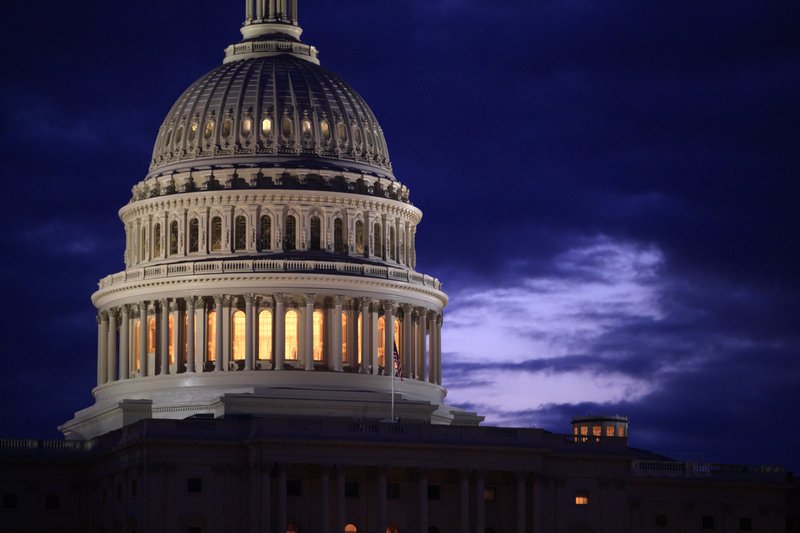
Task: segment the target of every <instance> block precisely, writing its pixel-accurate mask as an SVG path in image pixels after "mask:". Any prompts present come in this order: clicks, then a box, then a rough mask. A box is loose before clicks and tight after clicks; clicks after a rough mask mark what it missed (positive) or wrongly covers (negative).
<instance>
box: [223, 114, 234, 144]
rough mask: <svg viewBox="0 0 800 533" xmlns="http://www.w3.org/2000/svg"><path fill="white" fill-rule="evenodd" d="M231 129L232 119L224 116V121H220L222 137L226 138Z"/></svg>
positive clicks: (229, 134)
mask: <svg viewBox="0 0 800 533" xmlns="http://www.w3.org/2000/svg"><path fill="white" fill-rule="evenodd" d="M232 129H233V121H232V120H231V119H229V118H226V119H225V121H224V122H223V123H222V138H223V139H227V138H228V137H230V136H231V130H232Z"/></svg>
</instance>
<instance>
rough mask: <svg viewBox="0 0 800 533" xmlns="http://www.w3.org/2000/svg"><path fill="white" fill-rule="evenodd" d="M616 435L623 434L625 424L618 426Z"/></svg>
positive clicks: (622, 435)
mask: <svg viewBox="0 0 800 533" xmlns="http://www.w3.org/2000/svg"><path fill="white" fill-rule="evenodd" d="M617 435H618V436H620V437H624V436H625V426H620V427H619V429H618V430H617Z"/></svg>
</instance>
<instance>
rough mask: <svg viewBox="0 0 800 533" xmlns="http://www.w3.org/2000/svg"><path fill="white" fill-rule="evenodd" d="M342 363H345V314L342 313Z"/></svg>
mask: <svg viewBox="0 0 800 533" xmlns="http://www.w3.org/2000/svg"><path fill="white" fill-rule="evenodd" d="M342 363H345V364H346V363H347V313H342Z"/></svg>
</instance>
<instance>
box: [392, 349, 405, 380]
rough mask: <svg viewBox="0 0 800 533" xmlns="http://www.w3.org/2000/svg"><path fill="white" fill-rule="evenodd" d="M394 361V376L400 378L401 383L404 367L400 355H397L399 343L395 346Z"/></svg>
mask: <svg viewBox="0 0 800 533" xmlns="http://www.w3.org/2000/svg"><path fill="white" fill-rule="evenodd" d="M392 361H393V362H394V375H395V376H400V381H403V366H402V365H401V364H400V354H398V353H397V343H395V344H394V352H393V353H392Z"/></svg>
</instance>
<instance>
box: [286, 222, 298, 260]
mask: <svg viewBox="0 0 800 533" xmlns="http://www.w3.org/2000/svg"><path fill="white" fill-rule="evenodd" d="M283 249H284V250H286V251H287V252H291V251H292V250H297V218H296V217H295V216H294V215H289V216H287V217H286V239H285V241H284V243H283Z"/></svg>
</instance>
